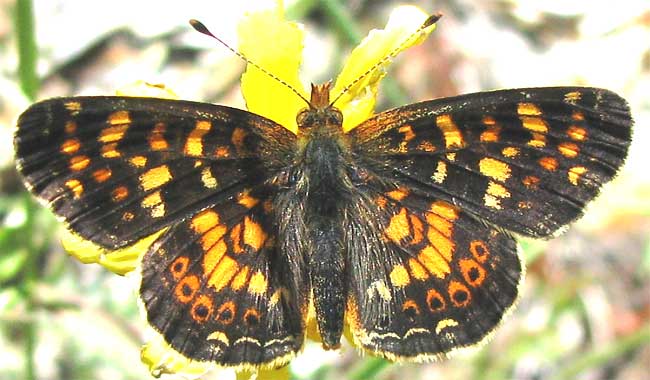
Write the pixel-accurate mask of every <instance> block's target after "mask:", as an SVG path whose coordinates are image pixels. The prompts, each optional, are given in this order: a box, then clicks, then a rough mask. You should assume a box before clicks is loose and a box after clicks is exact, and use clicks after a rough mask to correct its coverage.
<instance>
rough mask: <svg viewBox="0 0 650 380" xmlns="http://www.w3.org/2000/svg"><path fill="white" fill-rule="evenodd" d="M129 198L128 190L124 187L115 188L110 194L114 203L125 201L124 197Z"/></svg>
mask: <svg viewBox="0 0 650 380" xmlns="http://www.w3.org/2000/svg"><path fill="white" fill-rule="evenodd" d="M128 196H129V189H128V188H127V187H126V186H119V187H116V188H115V189H114V190H113V191H112V192H111V198H112V199H113V201H115V202H120V201H123V200H124V199H126V197H128Z"/></svg>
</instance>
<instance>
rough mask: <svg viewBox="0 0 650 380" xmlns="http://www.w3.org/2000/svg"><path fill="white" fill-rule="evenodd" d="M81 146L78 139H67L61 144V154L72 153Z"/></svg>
mask: <svg viewBox="0 0 650 380" xmlns="http://www.w3.org/2000/svg"><path fill="white" fill-rule="evenodd" d="M79 148H81V143H80V142H79V139H67V140H65V141H64V142H63V144H61V153H63V154H73V153H77V151H78V150H79Z"/></svg>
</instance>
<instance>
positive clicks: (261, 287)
mask: <svg viewBox="0 0 650 380" xmlns="http://www.w3.org/2000/svg"><path fill="white" fill-rule="evenodd" d="M267 286H268V282H267V280H266V276H264V274H262V272H260V271H257V272H255V274H253V275H252V276H251V279H250V281H249V283H248V292H249V293H253V294H257V295H262V294H264V293H266V288H267Z"/></svg>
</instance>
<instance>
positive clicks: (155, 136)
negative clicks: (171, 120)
mask: <svg viewBox="0 0 650 380" xmlns="http://www.w3.org/2000/svg"><path fill="white" fill-rule="evenodd" d="M165 129H166V125H165V123H161V122H159V123H156V125H155V126H154V127H153V130H152V131H151V133H150V134H149V137H148V138H147V139H148V141H149V147H151V150H154V151H160V150H167V149H168V148H169V144H168V143H167V140H165V136H164V133H165Z"/></svg>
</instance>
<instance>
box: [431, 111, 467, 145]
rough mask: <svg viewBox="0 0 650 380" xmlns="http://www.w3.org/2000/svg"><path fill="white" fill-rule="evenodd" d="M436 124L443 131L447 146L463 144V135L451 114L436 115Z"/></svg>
mask: <svg viewBox="0 0 650 380" xmlns="http://www.w3.org/2000/svg"><path fill="white" fill-rule="evenodd" d="M436 125H437V126H438V128H440V130H441V131H442V135H443V137H444V139H445V146H446V147H447V148H448V149H449V148H454V147H455V148H459V147H462V146H463V135H462V134H461V133H460V130H459V129H458V126H456V123H454V121H453V120H452V118H451V115H448V114H444V115H438V116H437V117H436Z"/></svg>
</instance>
